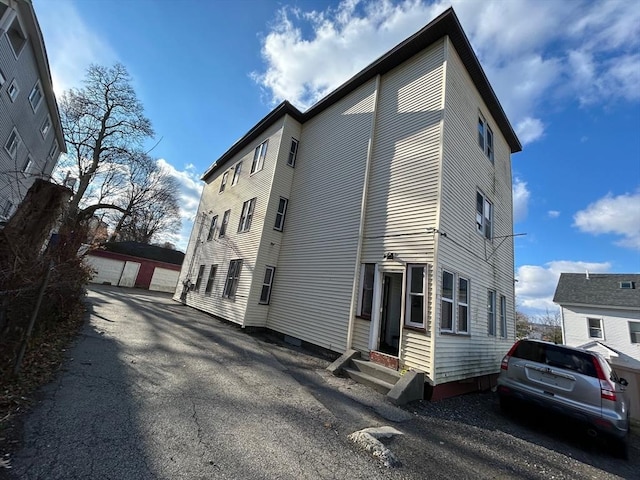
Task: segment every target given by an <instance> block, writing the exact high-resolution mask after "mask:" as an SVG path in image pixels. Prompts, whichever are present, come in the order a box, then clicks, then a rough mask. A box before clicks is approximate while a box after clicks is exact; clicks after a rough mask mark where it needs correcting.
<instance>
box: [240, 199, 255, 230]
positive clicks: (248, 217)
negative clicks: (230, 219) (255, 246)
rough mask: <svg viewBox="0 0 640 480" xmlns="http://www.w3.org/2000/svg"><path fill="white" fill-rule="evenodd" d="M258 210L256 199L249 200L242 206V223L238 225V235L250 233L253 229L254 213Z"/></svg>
mask: <svg viewBox="0 0 640 480" xmlns="http://www.w3.org/2000/svg"><path fill="white" fill-rule="evenodd" d="M255 208H256V197H253V198H252V199H251V200H247V201H246V202H244V203H243V204H242V212H241V213H240V223H239V224H238V233H243V232H248V231H249V230H250V229H251V221H252V220H253V212H254V210H255Z"/></svg>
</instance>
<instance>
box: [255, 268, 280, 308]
mask: <svg viewBox="0 0 640 480" xmlns="http://www.w3.org/2000/svg"><path fill="white" fill-rule="evenodd" d="M275 273H276V267H270V266H268V265H267V267H266V269H265V271H264V280H263V281H262V290H261V291H260V302H259V303H261V304H262V305H268V304H269V301H270V300H271V286H272V285H273V276H274V275H275Z"/></svg>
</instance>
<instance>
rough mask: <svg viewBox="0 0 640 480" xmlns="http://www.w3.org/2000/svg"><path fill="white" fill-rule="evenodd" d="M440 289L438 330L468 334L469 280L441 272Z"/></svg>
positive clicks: (444, 271)
mask: <svg viewBox="0 0 640 480" xmlns="http://www.w3.org/2000/svg"><path fill="white" fill-rule="evenodd" d="M441 288H442V290H441V292H440V330H441V331H442V332H451V333H469V296H470V292H469V280H468V279H466V278H464V277H461V276H459V275H456V274H454V273H451V272H447V271H446V270H443V271H442V287H441Z"/></svg>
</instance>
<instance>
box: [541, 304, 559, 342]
mask: <svg viewBox="0 0 640 480" xmlns="http://www.w3.org/2000/svg"><path fill="white" fill-rule="evenodd" d="M537 322H538V323H541V324H542V325H544V327H545V334H544V339H545V340H548V341H550V342H553V343H562V322H561V321H560V312H559V311H558V310H555V311H553V312H550V311H549V310H547V311H546V313H545V314H544V315H540V316H538V318H537Z"/></svg>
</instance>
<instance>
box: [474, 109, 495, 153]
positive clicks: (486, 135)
mask: <svg viewBox="0 0 640 480" xmlns="http://www.w3.org/2000/svg"><path fill="white" fill-rule="evenodd" d="M480 125H482V132H480ZM477 126H478V147H480V150H482V153H484V155H485V156H486V157H487V158H488V159H489V160H490V161H491V163H494V162H495V149H496V144H495V139H496V137H495V135H494V134H493V129H492V128H491V127H490V126H489V122H487V119H486V117H485V116H484V115H483V114H482V113H480V112H478V125H477ZM480 136H482V144H480ZM489 139H491V140H490V141H489ZM489 144H491V145H489Z"/></svg>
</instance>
